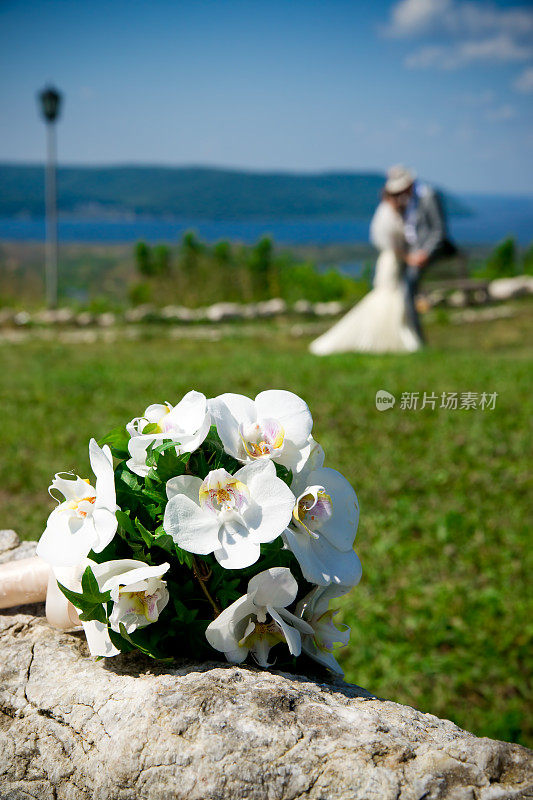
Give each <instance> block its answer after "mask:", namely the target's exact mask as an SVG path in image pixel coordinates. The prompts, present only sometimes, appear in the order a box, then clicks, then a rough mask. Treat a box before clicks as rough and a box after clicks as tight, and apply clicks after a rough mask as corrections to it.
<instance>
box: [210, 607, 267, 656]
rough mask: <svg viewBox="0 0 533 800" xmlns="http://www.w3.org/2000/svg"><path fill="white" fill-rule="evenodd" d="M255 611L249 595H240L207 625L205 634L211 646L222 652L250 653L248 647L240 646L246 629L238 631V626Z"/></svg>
mask: <svg viewBox="0 0 533 800" xmlns="http://www.w3.org/2000/svg"><path fill="white" fill-rule="evenodd" d="M254 611H255V606H254V604H253V601H252V600H251V599H250V598H249V597H248V595H243V596H242V597H239V599H238V600H235V602H234V603H232V604H231V605H230V606H228V607H227V608H226V609H224V611H222V613H221V614H219V615H218V617H217V618H216V619H215V620H214V621H213V622H211V623H210V624H209V625H208V626H207V629H206V632H205V636H206V639H207V641H208V642H209V644H210V645H211V647H214V648H215V650H220V651H221V652H222V653H230V652H233V651H236V650H237V651H239V652H242V651H246V654H248V648H246V647H239V646H238V642H239V641H240V639H241V638H242V633H244V630H243V631H238V627H239V623H240V622H242V621H243V620H245V619H246V617H247V616H249V615H250V614H252V613H254ZM237 637H238V638H237ZM245 658H246V656H245Z"/></svg>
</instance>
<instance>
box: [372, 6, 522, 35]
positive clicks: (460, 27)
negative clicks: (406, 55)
mask: <svg viewBox="0 0 533 800" xmlns="http://www.w3.org/2000/svg"><path fill="white" fill-rule="evenodd" d="M386 32H387V33H388V34H389V35H390V36H397V37H412V36H420V35H424V34H432V33H438V34H443V33H444V34H446V33H447V34H453V35H454V36H484V35H487V34H490V33H494V34H497V33H508V34H510V35H517V36H526V35H527V34H528V33H532V32H533V9H531V8H527V7H525V6H522V7H520V6H516V7H514V8H499V7H498V6H496V5H494V4H493V3H488V2H482V1H480V0H478V1H477V2H475V1H474V0H399V2H397V3H395V4H394V5H393V7H392V9H391V16H390V21H389V24H388V26H387V28H386Z"/></svg>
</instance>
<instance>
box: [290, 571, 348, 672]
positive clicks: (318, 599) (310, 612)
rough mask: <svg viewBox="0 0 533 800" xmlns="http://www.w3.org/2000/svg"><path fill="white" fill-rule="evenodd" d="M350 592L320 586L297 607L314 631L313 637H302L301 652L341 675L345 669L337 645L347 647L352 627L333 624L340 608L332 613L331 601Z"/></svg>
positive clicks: (308, 635) (299, 613) (297, 610)
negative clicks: (339, 657)
mask: <svg viewBox="0 0 533 800" xmlns="http://www.w3.org/2000/svg"><path fill="white" fill-rule="evenodd" d="M349 590H350V587H348V586H339V585H337V584H331V585H329V586H317V587H316V588H315V589H313V590H312V591H311V592H309V594H308V595H306V597H304V599H303V600H302V601H301V602H300V603H298V605H297V606H296V613H297V614H298V616H300V617H302V619H304V620H306V622H308V623H309V624H310V625H311V628H312V629H313V633H312V634H305V635H303V636H302V650H303V651H304V653H307V655H308V656H310V657H311V658H312V659H314V661H318V663H319V664H322V665H323V666H324V667H327V668H328V669H330V670H332V672H335V673H337V674H338V675H344V672H343V670H342V668H341V667H340V666H339V664H338V663H337V661H336V659H335V657H334V655H333V651H334V645H335V644H337V643H338V644H340V645H346V644H348V641H349V639H350V628H349V627H348V625H343V626H342V628H343V629H342V630H341V629H340V628H337V626H336V625H335V623H334V622H333V617H335V616H336V615H337V614H338V613H339V610H340V609H332V610H329V608H328V606H329V601H330V600H331V599H333V598H334V597H341V596H342V595H343V594H346V593H347V592H348V591H349Z"/></svg>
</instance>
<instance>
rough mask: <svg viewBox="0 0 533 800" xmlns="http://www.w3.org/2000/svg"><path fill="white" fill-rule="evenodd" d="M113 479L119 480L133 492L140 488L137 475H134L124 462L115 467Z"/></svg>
mask: <svg viewBox="0 0 533 800" xmlns="http://www.w3.org/2000/svg"><path fill="white" fill-rule="evenodd" d="M115 480H116V481H121V482H122V483H123V484H125V485H126V486H127V487H128V489H131V490H132V491H134V492H138V491H139V490H140V488H141V483H140V481H139V478H138V477H137V475H134V474H133V472H130V470H129V469H128V468H127V467H126V465H125V464H119V465H118V467H117V468H116V470H115Z"/></svg>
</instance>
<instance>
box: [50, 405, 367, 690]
mask: <svg viewBox="0 0 533 800" xmlns="http://www.w3.org/2000/svg"><path fill="white" fill-rule="evenodd" d="M312 426H313V420H312V417H311V414H310V411H309V408H308V407H307V405H306V403H305V402H304V401H303V400H302V399H301V398H299V397H298V396H297V395H295V394H293V393H292V392H288V391H278V390H270V391H264V392H261V393H260V394H259V395H258V396H257V397H256V398H255V400H251V399H250V398H248V397H244V396H242V395H238V394H223V395H220V396H219V397H216V398H214V399H211V400H207V399H206V397H205V396H204V395H203V394H201V393H199V392H196V391H191V392H189V393H188V394H186V395H185V396H184V397H183V399H182V400H181V401H180V402H178V404H177V405H175V406H172V405H170V404H169V403H165V404H162V405H161V404H155V405H150V406H149V407H148V408H147V409H146V410H145V412H144V414H143V416H141V417H137V418H135V419H133V420H132V421H131V422H129V423H128V424H127V425H126V426H125V427H121V428H117V429H115V430H113V431H112V432H111V433H110V434H109V435H108V436H106V437H105V438H104V439H103V440H102V441H101V442H100V444H97V443H96V441H95V440H94V439H91V442H90V444H89V456H90V462H91V467H92V470H93V472H94V475H95V478H96V480H95V481H90V480H85V479H82V478H80V477H78V476H76V475H74V474H71V473H58V474H56V476H55V478H54V480H53V482H52V484H51V486H50V490H49V491H50V493H51V494H52V496H53V497H54V498H55V499H56V500H57V502H58V506H57V507H56V508H55V509H54V511H53V512H52V513H51V515H50V517H49V519H48V523H47V526H46V530H45V531H44V533H43V535H42V537H41V540H40V542H39V544H38V548H37V553H38V555H39V556H40V557H41V558H42V559H44V560H45V561H47V562H48V564H49V565H50V567H51V569H52V571H53V576H54V578H55V580H53V587H52V590H53V591H54V590H55V592H56V594H57V597H59V598H61V601H62V602H63V603H66V602H67V601H68V603H69V609H70V611H69V617H68V618H69V620H75V621H76V623H77V624H80V625H82V626H83V628H84V630H85V634H86V637H87V641H88V644H89V648H90V651H91V654H92V655H95V656H114V655H116V654H118V653H119V652H125V651H129V650H133V649H137V650H140V651H142V652H143V653H145V654H147V655H150V656H152V657H154V658H174V657H179V656H184V655H187V656H190V657H195V658H198V657H206V658H209V657H210V656H211V657H212V655H213V649H214V650H217V651H220V652H222V653H224V654H225V656H226V658H227V659H228V661H231V662H235V663H238V662H242V661H244V660H245V659H246V658H247V656H248V654H249V653H251V654H252V656H253V658H254V659H255V661H256V662H257V663H258V664H259V665H260V666H262V667H269V666H271V665H272V663H273V662H270V661H269V658H270V650H271V649H272V648H276V656H278V657H279V658H278V664H279V663H281V664H283V663H286V662H287V661H288V660H289V659H293V658H294V657H296V656H299V655H300V654H301V653H302V652H303V653H305V654H307V655H308V656H310V657H311V658H312V659H314V660H315V661H317V662H319V663H320V664H321V665H323V666H325V667H326V668H328V669H330V670H333V671H334V672H337V673H341V674H342V670H341V669H340V667H339V665H338V664H337V661H336V659H335V657H334V647H335V645H336V644H339V645H345V644H346V643H347V641H348V638H349V629H347V628H346V627H345V626H341V627H340V628H339V627H337V626H336V625H335V624H334V621H333V618H334V615H335V614H336V613H337V612H336V611H333V610H329V609H328V604H329V601H330V599H332V598H335V597H340V596H341V595H343V594H345V593H346V592H348V591H349V590H350V588H351V587H352V586H354V585H355V584H356V583H357V582H358V581H359V579H360V577H361V565H360V562H359V559H358V557H357V555H356V554H355V552H354V550H353V543H354V538H355V534H356V530H357V524H358V517H359V508H358V502H357V497H356V494H355V492H354V490H353V488H352V487H351V486H350V484H349V483H348V481H347V480H346V479H345V478H344V477H343V476H342V475H341V474H340V473H339V472H337V471H336V470H334V469H331V468H329V467H324V466H323V464H324V451H323V450H322V448H321V447H320V445H318V443H317V442H315V440H314V439H313V437H312V435H311V430H312ZM55 581H57V584H56V582H55ZM49 592H50V589H49ZM60 592H61V593H62V594H60ZM65 598H66V600H65ZM70 604H72V605H70ZM69 624H71V623H69Z"/></svg>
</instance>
